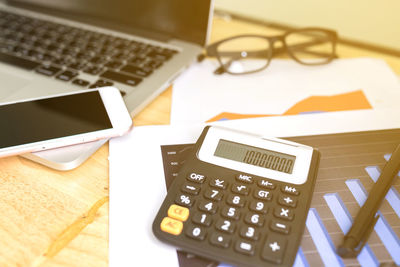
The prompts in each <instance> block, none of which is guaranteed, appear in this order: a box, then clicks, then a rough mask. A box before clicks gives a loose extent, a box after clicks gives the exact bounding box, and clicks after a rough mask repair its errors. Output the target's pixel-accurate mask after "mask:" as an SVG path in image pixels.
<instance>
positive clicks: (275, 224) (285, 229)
mask: <svg viewBox="0 0 400 267" xmlns="http://www.w3.org/2000/svg"><path fill="white" fill-rule="evenodd" d="M269 228H271V230H272V231H274V232H278V233H282V234H288V233H289V232H290V226H289V225H288V224H287V223H284V222H279V221H275V220H273V221H271V223H270V224H269Z"/></svg>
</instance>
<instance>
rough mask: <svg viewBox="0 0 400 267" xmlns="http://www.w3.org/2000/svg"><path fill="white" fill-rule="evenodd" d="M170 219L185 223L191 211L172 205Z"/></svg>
mask: <svg viewBox="0 0 400 267" xmlns="http://www.w3.org/2000/svg"><path fill="white" fill-rule="evenodd" d="M168 217H170V218H173V219H177V220H179V221H181V222H184V221H186V220H187V219H188V217H189V209H188V208H185V207H181V206H178V205H175V204H172V205H171V206H170V207H169V209H168Z"/></svg>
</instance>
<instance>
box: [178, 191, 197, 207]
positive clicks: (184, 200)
mask: <svg viewBox="0 0 400 267" xmlns="http://www.w3.org/2000/svg"><path fill="white" fill-rule="evenodd" d="M193 202H194V199H193V198H192V197H191V196H189V195H185V194H180V195H177V196H176V199H175V203H176V204H179V205H181V206H185V207H191V206H192V205H193Z"/></svg>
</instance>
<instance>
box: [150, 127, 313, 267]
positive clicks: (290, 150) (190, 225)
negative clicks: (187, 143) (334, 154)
mask: <svg viewBox="0 0 400 267" xmlns="http://www.w3.org/2000/svg"><path fill="white" fill-rule="evenodd" d="M319 158H320V153H319V151H318V150H316V149H313V148H312V147H310V146H306V145H302V144H298V143H295V142H291V141H287V140H283V139H278V138H263V137H261V136H257V135H253V134H249V133H245V132H241V131H237V130H231V129H227V128H222V127H217V126H207V127H205V128H204V130H203V132H202V134H201V136H200V137H199V139H198V140H197V142H196V144H195V146H194V148H193V150H192V151H191V153H190V154H189V156H188V158H186V159H185V162H184V164H183V166H182V168H181V170H180V171H179V173H178V175H177V177H176V178H175V179H174V181H173V182H172V184H171V186H170V187H169V191H168V193H167V196H166V197H165V199H164V201H163V203H162V205H161V207H160V209H159V211H158V213H157V215H156V218H155V219H154V222H153V232H154V234H155V236H156V237H157V238H158V239H160V240H161V241H163V242H166V243H168V244H171V245H173V246H175V247H177V248H178V249H180V250H183V251H186V252H189V253H193V254H195V255H199V256H202V257H205V258H209V259H213V260H216V261H219V262H223V263H228V264H232V265H236V266H292V265H293V262H294V259H295V257H296V254H297V251H298V248H299V245H300V241H301V237H302V234H303V231H304V227H305V220H306V217H307V214H308V209H309V206H310V202H311V198H312V193H313V190H314V184H315V179H316V175H317V171H318V164H319Z"/></svg>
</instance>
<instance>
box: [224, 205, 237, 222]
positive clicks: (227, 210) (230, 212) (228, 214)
mask: <svg viewBox="0 0 400 267" xmlns="http://www.w3.org/2000/svg"><path fill="white" fill-rule="evenodd" d="M221 215H222V216H223V217H225V218H230V219H234V220H238V219H239V216H240V212H239V211H238V209H237V208H234V207H228V206H225V207H223V208H222V211H221Z"/></svg>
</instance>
